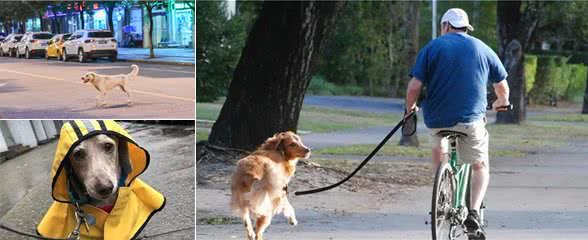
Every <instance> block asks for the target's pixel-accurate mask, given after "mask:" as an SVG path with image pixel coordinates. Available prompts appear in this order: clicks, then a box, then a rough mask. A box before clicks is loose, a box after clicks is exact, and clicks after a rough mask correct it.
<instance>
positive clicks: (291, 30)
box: [209, 1, 344, 150]
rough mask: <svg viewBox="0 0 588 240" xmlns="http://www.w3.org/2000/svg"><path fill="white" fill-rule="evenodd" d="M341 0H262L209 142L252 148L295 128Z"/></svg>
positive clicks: (339, 8)
mask: <svg viewBox="0 0 588 240" xmlns="http://www.w3.org/2000/svg"><path fill="white" fill-rule="evenodd" d="M343 6H344V3H343V2H315V1H304V2H264V3H263V7H262V9H261V11H260V13H259V16H258V18H257V20H256V22H255V23H254V24H253V27H252V28H251V31H250V33H249V36H248V37H247V41H246V43H245V47H244V49H243V53H242V55H241V59H240V60H239V63H238V64H237V68H236V69H235V72H234V76H233V81H232V82H231V86H230V87H229V95H228V96H227V99H226V101H225V103H224V105H223V108H222V110H221V112H220V115H219V117H218V119H217V121H216V122H215V124H214V126H213V127H212V132H211V133H210V137H209V144H213V145H219V146H225V147H232V148H240V149H247V150H251V149H253V148H254V147H256V146H257V145H258V144H260V143H261V142H263V141H264V140H265V139H266V138H267V137H269V136H272V135H273V134H274V133H276V132H280V131H286V130H291V131H296V129H297V125H298V118H299V114H300V110H301V108H302V101H303V99H304V94H305V92H306V89H307V87H308V84H309V80H310V76H311V75H312V73H314V72H315V71H316V69H317V66H318V60H319V59H320V56H321V52H322V50H323V49H324V47H325V45H326V42H327V39H328V37H329V35H330V34H331V32H332V31H333V29H334V27H335V22H336V19H337V16H338V13H339V12H341V10H342V8H343Z"/></svg>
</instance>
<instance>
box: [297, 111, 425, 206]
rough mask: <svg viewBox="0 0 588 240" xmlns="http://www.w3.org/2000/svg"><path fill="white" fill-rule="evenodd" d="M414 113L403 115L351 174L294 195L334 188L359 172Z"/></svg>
mask: <svg viewBox="0 0 588 240" xmlns="http://www.w3.org/2000/svg"><path fill="white" fill-rule="evenodd" d="M414 114H415V112H411V113H410V114H409V115H407V116H405V117H404V118H402V120H400V122H399V123H398V124H396V127H394V128H393V129H392V131H390V133H388V135H386V137H385V138H384V140H382V141H381V142H380V144H378V146H377V147H376V148H374V150H373V151H372V152H371V153H370V155H368V156H367V157H366V158H365V160H363V162H361V164H359V166H358V167H357V168H356V169H355V170H353V172H352V173H351V174H349V176H347V177H346V178H344V179H343V180H341V181H339V182H338V183H335V184H333V185H330V186H326V187H322V188H317V189H312V190H306V191H296V192H294V195H296V196H299V195H306V194H313V193H318V192H322V191H327V190H329V189H333V188H336V187H337V186H339V185H341V184H343V183H344V182H347V181H348V180H349V179H351V178H352V177H353V176H354V175H355V174H356V173H357V172H359V170H360V169H361V168H362V167H363V166H364V165H365V164H366V163H367V162H369V161H370V160H371V159H372V157H373V156H374V155H376V153H378V151H380V148H382V147H383V146H384V144H386V142H388V140H389V139H390V138H391V137H392V135H394V133H396V131H398V129H399V128H400V127H402V125H404V123H405V122H406V120H407V119H409V118H411V117H412V116H413V115H414Z"/></svg>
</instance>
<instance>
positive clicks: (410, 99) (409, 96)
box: [405, 77, 508, 114]
mask: <svg viewBox="0 0 588 240" xmlns="http://www.w3.org/2000/svg"><path fill="white" fill-rule="evenodd" d="M422 88H423V83H422V82H421V81H420V80H418V79H416V78H414V77H413V78H412V79H411V80H410V82H408V87H407V88H406V103H405V104H406V105H405V108H406V112H407V114H408V113H410V112H411V111H413V110H414V111H416V110H417V106H416V102H417V100H418V99H419V94H420V93H421V89H422ZM507 88H508V86H507Z"/></svg>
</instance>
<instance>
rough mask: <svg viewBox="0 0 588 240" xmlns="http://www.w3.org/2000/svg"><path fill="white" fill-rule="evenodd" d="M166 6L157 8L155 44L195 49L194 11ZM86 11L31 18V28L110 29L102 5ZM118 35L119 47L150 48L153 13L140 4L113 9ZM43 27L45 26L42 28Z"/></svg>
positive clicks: (67, 30) (175, 4)
mask: <svg viewBox="0 0 588 240" xmlns="http://www.w3.org/2000/svg"><path fill="white" fill-rule="evenodd" d="M164 6H165V7H163V8H158V9H153V47H155V48H194V30H195V29H194V12H193V10H192V9H191V8H190V6H189V5H188V4H186V3H184V2H175V0H167V2H166V4H165V5H164ZM91 8H92V9H91V10H86V11H84V12H83V16H84V23H83V26H82V20H81V14H82V13H80V12H79V11H78V12H75V11H73V12H69V13H63V12H55V13H54V12H53V11H51V10H48V11H46V12H45V15H44V16H43V17H42V20H41V19H38V18H35V19H29V20H28V21H27V22H26V30H27V31H41V29H46V30H48V31H50V32H52V33H54V34H57V33H72V32H75V31H76V30H79V29H109V26H108V14H107V13H106V10H105V9H103V8H102V7H100V5H98V4H94V5H93V6H92V7H91ZM112 18H113V28H114V29H112V31H113V32H114V36H115V38H116V40H117V42H118V45H119V47H139V48H141V47H142V48H147V47H149V37H148V31H149V16H148V14H147V12H146V10H145V8H144V7H143V6H142V5H140V4H135V5H132V6H130V7H120V6H119V7H117V8H115V10H114V11H113V14H112ZM42 26H43V27H42Z"/></svg>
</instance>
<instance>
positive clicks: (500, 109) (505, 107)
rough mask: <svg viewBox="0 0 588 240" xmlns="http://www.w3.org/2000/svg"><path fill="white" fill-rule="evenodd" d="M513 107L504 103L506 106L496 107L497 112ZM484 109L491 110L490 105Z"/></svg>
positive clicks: (509, 109)
mask: <svg viewBox="0 0 588 240" xmlns="http://www.w3.org/2000/svg"><path fill="white" fill-rule="evenodd" d="M512 109H513V106H512V104H509V105H506V106H500V107H497V108H496V111H497V112H506V111H511V110H512ZM486 110H492V105H490V106H487V107H486Z"/></svg>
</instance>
